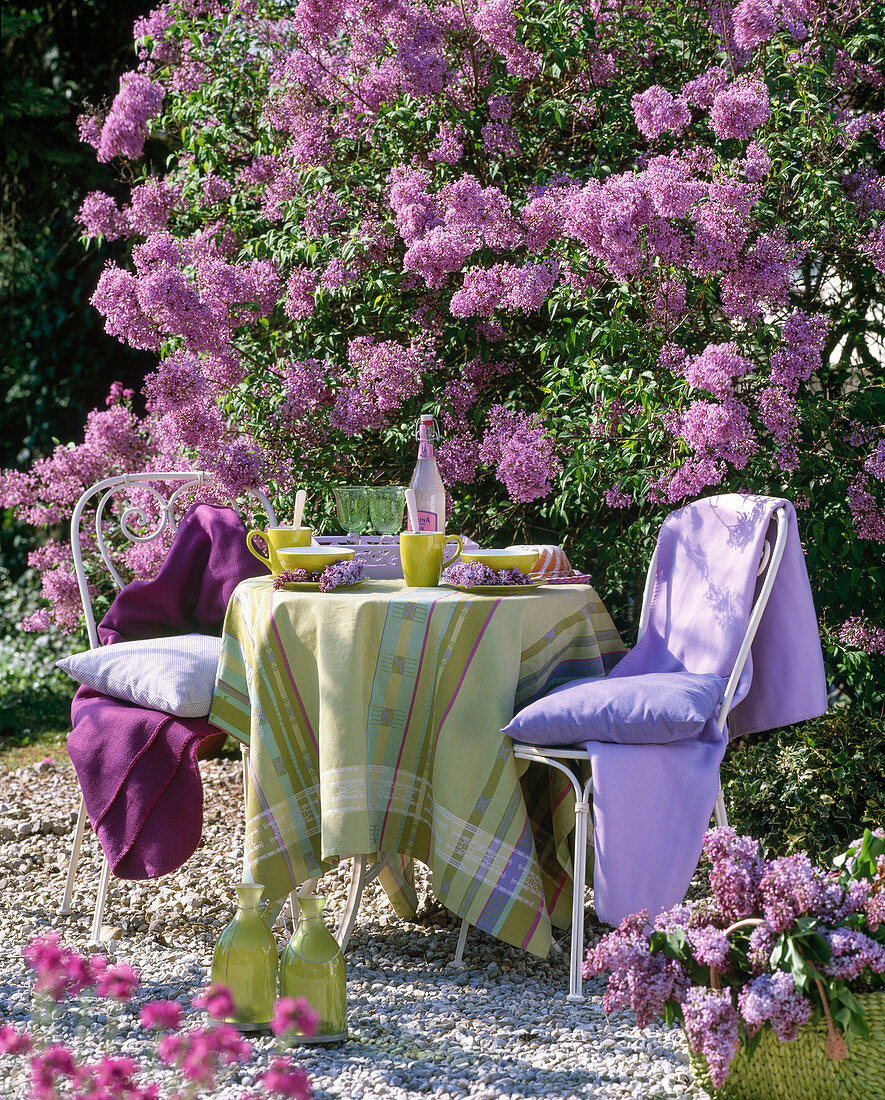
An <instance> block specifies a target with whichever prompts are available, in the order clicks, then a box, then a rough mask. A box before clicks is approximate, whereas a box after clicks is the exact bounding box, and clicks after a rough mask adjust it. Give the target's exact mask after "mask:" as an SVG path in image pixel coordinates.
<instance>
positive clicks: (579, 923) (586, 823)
mask: <svg viewBox="0 0 885 1100" xmlns="http://www.w3.org/2000/svg"><path fill="white" fill-rule="evenodd" d="M774 515H775V518H776V520H777V531H776V535H775V539H774V544H773V545H772V543H771V541H770V540H769V539H766V540H765V542H764V544H763V549H762V555H761V558H760V561H759V566H758V568H757V571H756V575H757V577H759V576H761V575H762V574H763V573H766V570H767V573H766V576H765V580H764V581H763V583H762V588H761V589H760V591H759V595H758V596H757V598H756V602H755V604H754V606H753V609H752V611H751V613H750V618H749V622H748V624H747V629H746V633H745V634H744V638H743V641H742V642H741V646H740V649H739V651H738V655H737V658H736V660H735V663H734V667H733V669H732V671H731V674H730V676H729V678H728V683H727V685H726V688H725V694H724V696H723V700H722V704H721V706H720V708H719V713H718V715H717V716H716V724H717V725H718V727H719V730H720V732H721V731H724V730H725V729H726V721H727V718H728V714H729V711H730V710H731V706H732V701H733V700H734V695H735V691H736V690H737V687H738V682H739V681H740V678H741V673H742V672H743V669H744V665H745V664H746V661H747V657H748V656H749V653H750V647H751V645H752V644H753V639H754V638H755V637H756V631H757V630H758V628H759V623H760V622H761V620H762V614H763V612H764V611H765V607H766V605H767V603H768V598H769V596H770V595H771V590H772V587H773V586H774V582H775V578H776V577H777V571H778V569H779V568H780V563H781V558H782V557H783V554H784V548H785V546H786V542H787V514H786V510H785V509H784V508H783V507H780V508H777V509H776V510H775V513H774ZM656 565H657V549H655V552H654V554H653V555H652V559H651V562H650V563H649V567H648V573H647V574H646V580H645V591H644V594H643V600H642V611H641V613H640V619H639V631H638V638H641V637H642V635H643V634H644V633H645V630H646V627H647V625H648V617H649V611H650V601H651V594H652V589H653V587H654V579H655V567H656ZM638 638H637V640H638ZM513 755H514V757H515V758H516V759H517V760H525V761H530V762H535V763H539V764H548V765H549V766H550V767H551V768H556V770H557V771H560V772H562V773H563V774H564V775H566V776H567V777H568V779H569V781H570V783H571V785H572V788H573V789H574V793H575V834H574V837H575V839H574V856H573V863H574V869H575V878H574V884H573V885H574V893H573V899H572V926H571V956H570V960H569V992H568V998H567V999H568V1000H569V1001H583V1000H584V995H583V993H582V990H581V987H582V982H581V955H582V952H583V947H584V902H585V890H586V875H587V856H588V849H589V842H590V832H591V822H590V812H591V807H592V801H591V799H592V791H593V777H592V776H590V777H589V778H587V779H585V778H584V777H585V775H586V774H587V771H588V769H589V767H590V754H589V753H588V752H587V750H586V749H585V748H583V747H581V746H579V745H574V746H571V745H570V746H565V747H562V748H552V747H544V748H539V747H537V746H535V745H527V744H521V743H520V742H514V743H513ZM713 812H714V817H715V820H716V824H717V825H727V824H728V816H727V814H726V810H725V798H724V795H723V792H722V787H721V786H720V788H719V793H718V795H717V796H716V805H715V808H714V811H713ZM469 928H470V925H469V924H468V923H467V922H466V921H462V922H461V929H460V932H459V934H458V943H457V946H456V949H455V957H454V960H453V962H454V965H456V966H460V965H462V964H463V957H464V947H465V944H466V941H467V932H468V930H469Z"/></svg>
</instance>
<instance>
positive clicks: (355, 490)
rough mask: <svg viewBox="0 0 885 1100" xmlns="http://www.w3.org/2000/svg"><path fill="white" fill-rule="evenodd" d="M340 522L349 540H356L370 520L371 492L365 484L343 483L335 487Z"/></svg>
mask: <svg viewBox="0 0 885 1100" xmlns="http://www.w3.org/2000/svg"><path fill="white" fill-rule="evenodd" d="M332 492H333V493H334V494H335V506H336V508H337V510H338V522H339V523H340V524H341V529H342V531H346V532H347V541H348V542H356V541H358V540H357V536H358V535H359V534H360V533H361V532H362V531H363V530H364V528H365V526H366V524H367V523H368V522H369V494H368V492H367V491H366V487H365V486H364V485H343V486H341V487H340V488H338V489H333V490H332Z"/></svg>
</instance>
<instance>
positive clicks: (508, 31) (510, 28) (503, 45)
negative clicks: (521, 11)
mask: <svg viewBox="0 0 885 1100" xmlns="http://www.w3.org/2000/svg"><path fill="white" fill-rule="evenodd" d="M513 7H514V4H513V0H479V2H478V3H477V5H476V10H475V11H474V13H473V15H472V16H471V23H472V24H473V26H474V28H475V29H476V30H477V32H478V33H479V35H480V37H481V38H482V39H483V41H484V42H486V43H487V44H488V45H489V46H490V47H491V48H492V49H493V50H495V51H496V52H497V53H499V54H500V55H501V56H502V57H503V58H504V61H505V62H506V65H507V71H508V72H509V73H512V74H513V75H514V76H521V77H533V76H536V75H537V74H538V72H539V70H540V68H541V59H540V57H539V55H538V54H536V53H533V52H532V51H531V50H529V49H527V48H526V47H525V46H523V45H522V44H521V43H520V42H519V41H518V40H517V37H516V15H515V13H514V11H513Z"/></svg>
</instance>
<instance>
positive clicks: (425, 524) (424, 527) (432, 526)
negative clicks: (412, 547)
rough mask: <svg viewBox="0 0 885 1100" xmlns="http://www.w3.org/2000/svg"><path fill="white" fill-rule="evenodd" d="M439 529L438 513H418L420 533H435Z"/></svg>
mask: <svg viewBox="0 0 885 1100" xmlns="http://www.w3.org/2000/svg"><path fill="white" fill-rule="evenodd" d="M436 529H437V515H436V512H422V511H420V509H419V511H418V530H419V531H435V530H436Z"/></svg>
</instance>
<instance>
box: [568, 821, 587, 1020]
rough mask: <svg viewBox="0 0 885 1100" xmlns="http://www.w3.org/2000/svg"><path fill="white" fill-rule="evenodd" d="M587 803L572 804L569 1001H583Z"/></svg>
mask: <svg viewBox="0 0 885 1100" xmlns="http://www.w3.org/2000/svg"><path fill="white" fill-rule="evenodd" d="M589 821H590V803H589V802H576V803H575V881H574V897H573V899H572V949H571V956H570V958H569V986H568V997H567V998H566V1000H569V1001H583V1000H584V991H583V983H582V980H581V963H582V962H583V959H582V954H583V951H584V894H585V888H586V880H587V837H588V831H589Z"/></svg>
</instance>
